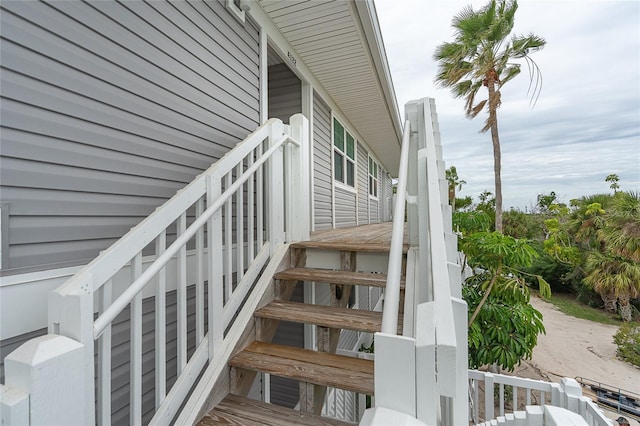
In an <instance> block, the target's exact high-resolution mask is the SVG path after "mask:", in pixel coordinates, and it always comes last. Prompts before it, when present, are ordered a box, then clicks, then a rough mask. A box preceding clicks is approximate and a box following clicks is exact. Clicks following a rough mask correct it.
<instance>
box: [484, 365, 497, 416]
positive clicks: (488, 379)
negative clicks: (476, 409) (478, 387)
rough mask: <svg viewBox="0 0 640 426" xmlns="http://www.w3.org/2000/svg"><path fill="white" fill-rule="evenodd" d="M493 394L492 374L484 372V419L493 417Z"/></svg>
mask: <svg viewBox="0 0 640 426" xmlns="http://www.w3.org/2000/svg"><path fill="white" fill-rule="evenodd" d="M493 399H494V396H493V374H492V373H485V374H484V418H485V420H491V419H493V418H495V416H494V414H493V407H494V401H493Z"/></svg>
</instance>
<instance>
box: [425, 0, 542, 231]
mask: <svg viewBox="0 0 640 426" xmlns="http://www.w3.org/2000/svg"><path fill="white" fill-rule="evenodd" d="M517 9H518V3H517V1H516V0H491V1H490V2H489V4H487V5H486V6H485V7H483V8H482V9H480V10H478V11H474V10H473V8H472V7H471V6H467V7H465V8H464V9H463V10H462V11H461V12H460V13H459V14H458V15H456V16H455V17H454V18H453V22H452V26H453V27H454V29H455V40H454V41H453V42H450V43H443V44H441V45H440V46H438V47H437V48H436V52H435V54H434V59H435V60H436V61H438V75H437V76H436V79H435V80H436V83H438V84H439V85H440V86H443V87H450V88H451V91H452V92H453V95H454V96H455V97H456V98H465V99H466V104H465V109H466V115H467V117H468V118H474V117H475V116H477V115H478V114H479V113H480V112H481V111H482V110H483V109H485V108H486V109H487V112H488V113H489V117H488V118H487V120H486V122H485V126H484V127H483V128H482V130H481V131H482V132H486V131H487V130H491V140H492V142H493V165H494V179H495V193H496V217H495V223H496V225H495V228H496V231H499V232H502V180H501V178H500V170H501V154H500V137H499V135H498V115H497V110H498V108H499V107H500V103H501V101H500V97H501V92H500V91H501V89H502V86H504V85H505V84H506V83H507V82H508V81H510V80H512V79H513V78H514V77H516V76H517V75H518V74H520V65H521V64H519V63H515V62H514V61H515V60H524V62H525V63H526V64H527V66H528V68H529V72H530V74H531V84H530V89H531V86H533V92H532V97H531V102H532V103H535V101H536V100H537V94H539V90H540V87H541V82H542V80H541V77H540V70H539V68H538V66H537V65H536V63H535V62H533V60H531V58H530V57H529V55H530V54H531V53H533V52H535V51H538V50H540V49H542V48H543V47H544V45H545V44H546V41H545V40H544V39H543V38H542V37H538V36H536V35H534V34H529V35H526V36H523V35H514V36H512V37H511V38H510V39H507V37H509V35H510V33H511V30H512V29H513V23H514V17H515V13H516V10H517ZM534 82H535V83H534ZM482 87H486V88H487V94H488V96H487V99H484V100H481V101H477V100H476V96H477V94H478V91H479V90H480V89H481V88H482Z"/></svg>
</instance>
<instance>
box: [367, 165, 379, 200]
mask: <svg viewBox="0 0 640 426" xmlns="http://www.w3.org/2000/svg"><path fill="white" fill-rule="evenodd" d="M369 195H371V196H372V197H377V196H378V163H376V162H375V161H373V158H371V157H369Z"/></svg>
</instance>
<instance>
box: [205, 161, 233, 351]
mask: <svg viewBox="0 0 640 426" xmlns="http://www.w3.org/2000/svg"><path fill="white" fill-rule="evenodd" d="M220 194H222V176H220V174H219V173H213V174H210V175H209V176H207V207H211V205H212V204H213V203H214V202H215V201H216V200H217V199H218V197H220ZM229 231H230V230H229ZM229 231H227V232H229ZM207 246H208V250H209V253H208V261H207V264H208V265H209V268H208V270H207V274H208V282H209V294H208V295H207V298H208V302H209V309H208V312H207V316H208V318H207V319H208V322H209V331H208V334H209V340H208V344H209V361H213V358H214V356H215V355H216V350H217V348H218V347H219V346H220V344H221V343H222V339H223V335H224V321H223V308H224V291H223V282H222V271H223V252H222V208H220V209H218V210H217V211H216V212H215V213H213V214H212V215H211V217H210V218H209V220H208V221H207ZM227 249H228V250H230V249H231V248H230V247H227Z"/></svg>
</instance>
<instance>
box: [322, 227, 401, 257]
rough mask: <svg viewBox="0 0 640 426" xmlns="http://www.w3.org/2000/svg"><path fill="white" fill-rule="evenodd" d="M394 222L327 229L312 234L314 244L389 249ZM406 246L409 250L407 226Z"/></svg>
mask: <svg viewBox="0 0 640 426" xmlns="http://www.w3.org/2000/svg"><path fill="white" fill-rule="evenodd" d="M392 231H393V223H392V222H382V223H374V224H371V225H360V226H354V227H351V228H337V229H327V230H324V231H315V232H312V233H311V238H310V240H311V242H313V243H320V244H324V243H331V244H337V245H340V244H345V245H360V246H362V247H367V246H371V247H389V246H390V245H391V233H392ZM404 246H405V251H406V250H408V248H409V244H408V237H407V226H406V224H405V227H404Z"/></svg>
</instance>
